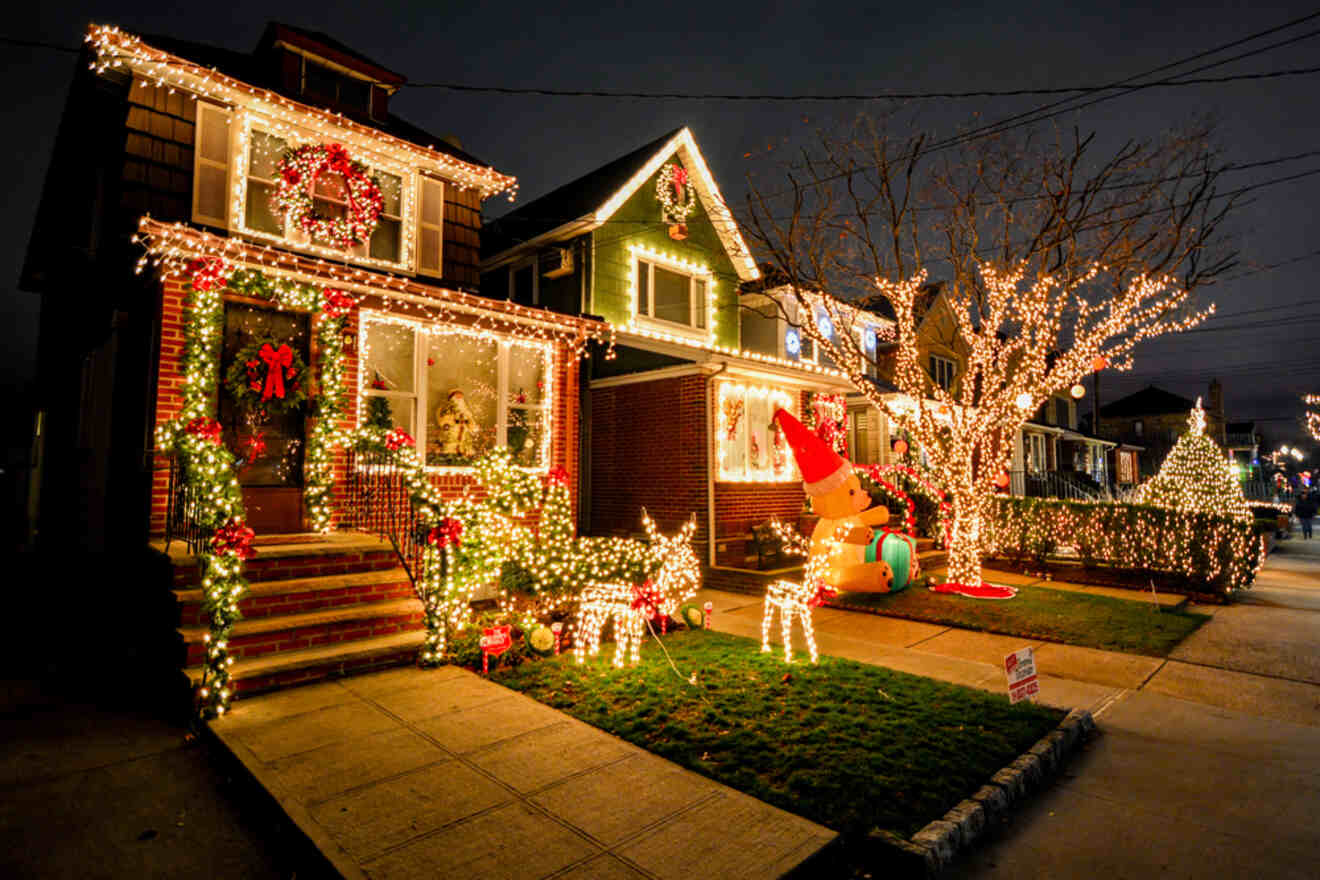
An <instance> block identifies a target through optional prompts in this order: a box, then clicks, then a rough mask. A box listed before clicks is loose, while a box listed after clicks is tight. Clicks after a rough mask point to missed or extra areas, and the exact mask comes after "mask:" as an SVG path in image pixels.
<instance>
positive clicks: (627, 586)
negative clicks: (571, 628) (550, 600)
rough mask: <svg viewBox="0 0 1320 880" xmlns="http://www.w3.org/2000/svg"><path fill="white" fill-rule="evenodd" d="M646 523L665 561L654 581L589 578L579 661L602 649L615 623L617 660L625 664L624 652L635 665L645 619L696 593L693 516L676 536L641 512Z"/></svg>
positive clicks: (581, 600)
mask: <svg viewBox="0 0 1320 880" xmlns="http://www.w3.org/2000/svg"><path fill="white" fill-rule="evenodd" d="M642 525H643V527H644V528H645V529H646V533H647V536H648V537H649V539H650V545H651V547H652V548H654V552H655V554H656V555H657V556H658V557H659V558H660V559H661V560H662V562H661V565H660V568H659V571H658V572H657V573H656V576H655V579H654V580H650V579H648V580H645V581H643V582H641V583H635V582H633V583H619V582H614V583H589V584H587V586H586V587H585V588H584V589H583V590H582V592H581V593H580V594H579V596H578V617H577V637H576V639H575V642H574V649H573V652H574V656H575V657H576V659H577V662H578V663H584V662H586V659H587V657H589V656H590V657H595V656H596V655H597V654H599V653H600V643H601V638H602V633H603V631H604V628H605V626H606V625H607V624H608V623H609V622H610V621H611V620H613V622H614V641H615V648H614V665H615V666H616V667H619V668H622V667H623V666H624V657H625V655H626V656H627V661H628V663H629V664H631V665H634V666H635V665H636V664H637V662H638V661H639V659H640V654H639V651H640V648H641V641H642V633H643V630H644V627H645V625H646V621H647V620H649V619H651V618H653V617H666V618H667V617H669V616H670V615H672V614H673V613H674V612H675V611H677V610H678V607H679V606H680V605H682V604H683V603H684V602H686V601H688V600H689V599H691V598H692V597H693V596H694V595H696V592H697V586H698V584H699V583H700V580H701V574H700V572H701V566H700V562H699V560H698V559H697V554H696V551H694V550H693V549H692V535H693V534H694V533H695V531H696V528H697V521H696V518H695V517H692V518H690V519H689V520H688V521H687V522H686V523H685V524H684V525H683V527H682V528H681V529H679V531H678V534H676V535H674V536H673V537H672V538H670V537H665V536H664V535H662V534H660V532H659V530H658V529H657V528H656V525H655V522H654V521H653V520H652V519H651V518H650V517H649V516H648V515H647V514H646V512H645V511H643V512H642Z"/></svg>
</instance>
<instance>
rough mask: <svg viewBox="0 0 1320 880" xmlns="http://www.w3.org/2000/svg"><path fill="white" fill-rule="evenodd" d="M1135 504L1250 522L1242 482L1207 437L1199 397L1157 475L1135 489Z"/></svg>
mask: <svg viewBox="0 0 1320 880" xmlns="http://www.w3.org/2000/svg"><path fill="white" fill-rule="evenodd" d="M1136 501H1137V502H1138V503H1140V504H1152V505H1155V506H1157V507H1168V508H1171V509H1173V510H1176V511H1178V512H1180V513H1208V514H1213V515H1216V516H1223V517H1226V518H1228V519H1236V520H1241V521H1246V522H1250V520H1251V508H1250V507H1248V506H1247V499H1246V496H1245V495H1243V494H1242V484H1241V482H1240V481H1239V480H1238V478H1237V476H1236V475H1235V474H1234V473H1233V469H1232V465H1231V463H1230V461H1229V460H1228V459H1227V458H1225V457H1224V454H1223V451H1222V450H1221V449H1220V448H1219V445H1218V444H1217V443H1215V441H1214V440H1212V439H1210V438H1209V437H1208V436H1206V433H1205V410H1204V409H1202V408H1201V399H1200V398H1199V397H1198V398H1197V399H1196V406H1195V407H1193V408H1192V411H1191V414H1190V415H1189V416H1188V419H1187V433H1185V434H1183V435H1182V436H1181V437H1179V438H1178V442H1176V443H1175V444H1174V445H1173V448H1172V449H1170V450H1169V454H1168V456H1167V457H1165V459H1164V463H1163V464H1161V465H1160V470H1159V473H1157V474H1156V475H1155V476H1154V477H1152V478H1150V479H1149V480H1147V481H1146V482H1145V483H1143V484H1142V485H1141V486H1140V487H1139V488H1138V489H1137V493H1136Z"/></svg>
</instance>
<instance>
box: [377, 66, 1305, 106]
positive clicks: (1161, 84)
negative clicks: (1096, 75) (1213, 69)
mask: <svg viewBox="0 0 1320 880" xmlns="http://www.w3.org/2000/svg"><path fill="white" fill-rule="evenodd" d="M1224 63H1227V62H1224ZM1312 73H1320V67H1295V68H1289V69H1287V70H1267V71H1260V72H1258V73H1240V74H1232V75H1230V76H1206V77H1197V78H1193V79H1184V78H1182V77H1171V78H1169V79H1165V80H1158V81H1155V82H1150V83H1143V84H1142V85H1141V86H1140V88H1143V89H1149V88H1168V87H1173V86H1198V85H1209V84H1219V83H1228V82H1238V81H1244V80H1259V79H1279V78H1282V77H1288V76H1305V75H1308V74H1312ZM401 88H413V89H443V90H445V91H451V92H478V93H485V94H497V95H534V96H538V97H548V98H614V99H629V100H643V101H742V102H754V103H760V102H764V103H775V102H780V103H784V102H791V103H807V102H842V101H852V102H858V101H926V100H949V99H960V98H1010V97H1020V96H1024V95H1062V94H1094V93H1095V92H1103V91H1109V90H1111V89H1113V88H1114V87H1113V86H1112V85H1086V86H1083V85H1079V86H1059V87H1056V88H1030V89H981V90H977V91H966V92H877V93H866V94H863V93H856V94H846V93H845V94H828V95H819V94H811V93H797V94H770V93H759V94H750V93H735V92H619V91H609V90H604V89H551V88H541V87H535V86H480V85H470V84H467V83H448V82H409V83H404V84H403V85H402V86H401Z"/></svg>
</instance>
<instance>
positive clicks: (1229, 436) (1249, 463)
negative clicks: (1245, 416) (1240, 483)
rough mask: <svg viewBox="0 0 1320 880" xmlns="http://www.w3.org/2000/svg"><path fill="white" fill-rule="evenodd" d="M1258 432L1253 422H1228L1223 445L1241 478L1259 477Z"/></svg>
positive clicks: (1259, 436)
mask: <svg viewBox="0 0 1320 880" xmlns="http://www.w3.org/2000/svg"><path fill="white" fill-rule="evenodd" d="M1260 439H1261V435H1260V432H1259V431H1258V430H1257V429H1256V423H1255V422H1250V421H1248V422H1228V423H1227V424H1226V425H1225V426H1224V446H1225V448H1226V449H1227V450H1228V454H1229V456H1230V457H1231V458H1232V459H1233V462H1234V463H1235V464H1236V465H1237V468H1238V473H1239V474H1240V475H1241V477H1242V479H1243V480H1252V479H1259V478H1260V473H1261V471H1260Z"/></svg>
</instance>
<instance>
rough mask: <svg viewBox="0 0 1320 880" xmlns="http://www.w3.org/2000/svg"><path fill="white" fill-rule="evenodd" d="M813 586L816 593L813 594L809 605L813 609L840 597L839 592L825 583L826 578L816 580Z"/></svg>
mask: <svg viewBox="0 0 1320 880" xmlns="http://www.w3.org/2000/svg"><path fill="white" fill-rule="evenodd" d="M812 586H814V587H815V588H816V592H814V593H812V594H811V598H810V599H808V600H807V604H808V605H810V606H811V607H813V608H818V607H820V606H821V605H824V604H825V603H826V602H828V601H830V600H831V599H833V598H834V597H835V596H837V595H839V591H838V590H836V589H834V588H833V587H831V586H830V585H829V584H827V583H825V578H816V582H815V583H814V584H812Z"/></svg>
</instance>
